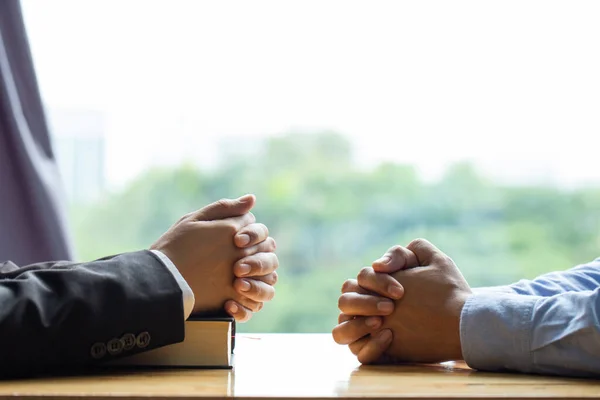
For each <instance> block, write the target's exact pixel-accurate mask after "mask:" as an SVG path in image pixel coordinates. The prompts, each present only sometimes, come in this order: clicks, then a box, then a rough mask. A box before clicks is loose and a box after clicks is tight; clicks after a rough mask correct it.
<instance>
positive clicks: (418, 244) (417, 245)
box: [408, 238, 426, 249]
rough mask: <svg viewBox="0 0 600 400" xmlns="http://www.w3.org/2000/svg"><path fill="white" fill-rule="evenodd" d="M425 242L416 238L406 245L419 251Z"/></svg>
mask: <svg viewBox="0 0 600 400" xmlns="http://www.w3.org/2000/svg"><path fill="white" fill-rule="evenodd" d="M425 242H426V240H425V239H423V238H416V239H413V240H411V242H410V243H409V244H408V247H410V248H416V249H419V248H421V247H423V246H424V245H425Z"/></svg>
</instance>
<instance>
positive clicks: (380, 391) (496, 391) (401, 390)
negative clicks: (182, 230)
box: [0, 334, 600, 399]
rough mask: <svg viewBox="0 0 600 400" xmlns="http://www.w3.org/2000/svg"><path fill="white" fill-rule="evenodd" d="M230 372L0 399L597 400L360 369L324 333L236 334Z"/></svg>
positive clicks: (448, 368)
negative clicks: (525, 399)
mask: <svg viewBox="0 0 600 400" xmlns="http://www.w3.org/2000/svg"><path fill="white" fill-rule="evenodd" d="M236 340H237V344H236V351H235V354H236V355H235V364H234V369H233V370H202V369H167V370H118V371H116V370H110V371H108V372H102V373H97V374H94V375H90V374H87V375H84V376H68V377H67V376H60V377H44V378H36V379H26V380H12V381H0V398H9V397H12V396H23V397H27V398H40V397H43V398H44V399H52V398H65V397H70V398H83V397H86V398H89V397H92V398H95V399H117V398H126V399H142V398H143V399H148V398H153V399H155V398H169V399H171V398H177V399H184V398H185V399H189V398H193V397H200V398H204V399H222V398H229V397H236V398H269V399H291V398H294V399H302V398H311V399H314V398H321V399H323V398H369V399H382V398H407V399H408V398H418V399H434V398H435V399H438V398H453V399H454V398H471V399H476V398H490V397H491V398H506V397H508V398H532V397H534V398H546V399H548V398H600V381H596V380H591V379H588V380H586V379H568V378H557V377H544V376H533V375H518V374H500V373H484V372H477V371H473V370H471V369H469V368H468V367H467V366H466V365H465V364H463V363H444V364H436V365H412V366H409V365H404V366H361V365H360V364H359V363H358V362H357V361H356V359H355V358H354V356H352V354H351V353H350V351H349V350H348V349H347V347H346V346H339V345H337V344H335V343H334V342H333V340H332V339H331V335H328V334H271V335H239V336H238V337H237V338H236Z"/></svg>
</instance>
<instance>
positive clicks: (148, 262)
mask: <svg viewBox="0 0 600 400" xmlns="http://www.w3.org/2000/svg"><path fill="white" fill-rule="evenodd" d="M183 338H184V318H183V300H182V292H181V288H180V286H179V285H178V283H177V282H176V280H175V278H174V277H173V275H172V274H171V272H170V271H169V270H168V269H167V268H166V267H165V266H164V265H163V264H162V262H160V260H159V259H158V258H156V256H155V255H154V254H153V253H152V252H150V251H146V250H144V251H139V252H134V253H125V254H121V255H117V256H113V257H107V258H105V259H101V260H97V261H93V262H88V263H70V262H48V263H41V264H33V265H28V266H24V267H18V266H17V265H15V264H14V263H12V262H4V263H0V376H6V375H15V374H17V375H22V374H27V375H29V374H32V373H37V372H47V371H53V372H55V371H58V370H61V369H64V368H78V367H84V366H92V365H95V364H99V363H101V362H103V361H106V360H110V359H114V358H115V357H121V356H124V355H132V354H135V353H139V352H142V351H147V350H151V349H154V348H157V347H160V346H164V345H168V344H172V343H176V342H180V341H182V340H183Z"/></svg>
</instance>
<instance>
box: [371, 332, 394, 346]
mask: <svg viewBox="0 0 600 400" xmlns="http://www.w3.org/2000/svg"><path fill="white" fill-rule="evenodd" d="M375 340H377V341H378V342H379V343H387V342H389V341H390V340H392V332H391V331H390V330H389V329H384V330H382V331H381V332H379V334H377V336H376V337H375Z"/></svg>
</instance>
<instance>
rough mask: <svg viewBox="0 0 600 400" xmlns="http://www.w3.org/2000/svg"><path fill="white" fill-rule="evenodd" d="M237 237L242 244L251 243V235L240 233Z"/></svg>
mask: <svg viewBox="0 0 600 400" xmlns="http://www.w3.org/2000/svg"><path fill="white" fill-rule="evenodd" d="M237 237H238V243H239V245H240V246H245V245H247V244H248V243H250V236H248V235H246V234H245V233H242V234H239V235H237Z"/></svg>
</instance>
